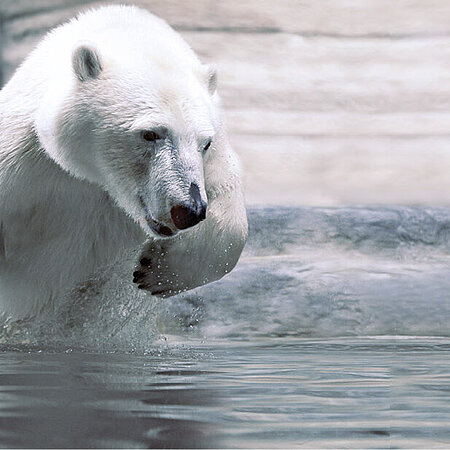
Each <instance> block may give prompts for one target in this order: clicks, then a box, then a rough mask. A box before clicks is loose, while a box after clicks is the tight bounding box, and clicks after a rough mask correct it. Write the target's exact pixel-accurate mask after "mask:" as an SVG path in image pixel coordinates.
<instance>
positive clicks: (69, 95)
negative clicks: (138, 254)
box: [37, 19, 221, 236]
mask: <svg viewBox="0 0 450 450" xmlns="http://www.w3.org/2000/svg"><path fill="white" fill-rule="evenodd" d="M152 20H154V19H152ZM159 25H160V24H159ZM167 29H169V27H168V26H167V27H166V28H164V27H163V28H162V30H163V33H162V34H164V33H166V34H167V36H163V37H162V38H164V39H165V41H169V42H165V41H164V42H162V38H161V39H159V40H158V42H159V43H158V42H156V44H155V43H153V44H152V43H151V42H149V43H145V42H137V41H138V40H139V38H136V36H134V38H130V39H127V36H126V35H121V34H120V33H112V34H111V33H109V35H108V33H107V32H106V33H104V34H102V33H100V32H99V34H98V36H99V38H98V39H95V42H92V41H81V42H78V43H76V45H75V46H74V47H73V50H72V53H71V59H70V62H69V64H70V77H71V79H70V81H68V82H66V84H65V86H64V87H63V88H62V89H63V90H64V93H63V94H57V95H56V94H51V95H50V98H55V97H56V96H57V97H58V100H57V101H56V106H52V101H50V102H47V103H48V104H47V105H46V106H45V111H47V113H48V111H49V110H55V111H56V112H55V113H52V114H50V115H48V117H46V118H43V119H40V122H41V125H42V126H40V127H39V125H40V124H39V123H38V127H37V128H38V135H39V137H40V140H41V142H42V144H43V147H44V149H45V151H46V152H47V153H48V154H49V155H50V157H52V159H53V160H54V161H56V163H57V164H59V165H60V166H61V167H62V168H63V169H64V170H66V171H67V172H69V173H70V174H72V175H73V176H75V177H77V178H80V179H83V180H86V181H88V182H92V183H96V184H98V185H100V186H102V187H103V189H104V190H105V191H106V192H107V193H108V194H109V195H110V197H111V198H112V199H114V201H115V202H116V203H117V204H118V205H119V206H120V207H121V208H123V209H124V210H125V211H126V212H127V213H128V214H129V215H130V216H131V217H132V218H133V219H134V220H135V221H136V222H138V223H139V224H140V225H141V226H142V228H143V229H144V230H145V231H146V232H147V233H148V234H150V235H151V234H152V232H153V233H155V234H156V235H158V236H173V235H174V234H176V233H178V232H179V231H180V230H184V229H186V228H189V227H191V226H194V225H196V224H197V223H199V222H200V221H201V220H203V219H204V218H205V216H206V214H207V203H208V198H207V191H208V187H207V186H206V185H205V178H206V179H207V178H208V177H205V173H206V172H207V171H208V165H211V164H212V159H213V158H214V156H212V155H213V154H214V152H215V150H217V148H219V147H220V146H221V143H220V137H219V135H220V134H221V133H220V123H221V121H220V114H219V108H218V103H219V99H218V97H217V95H215V89H216V75H215V71H214V69H212V68H210V67H208V66H204V65H202V64H201V63H200V62H199V61H198V59H197V57H196V56H195V54H194V53H193V52H192V50H191V49H190V48H189V47H188V46H187V44H186V43H185V42H184V41H183V40H182V39H181V38H180V37H179V36H178V35H177V34H176V33H175V32H173V30H171V29H169V30H170V32H169V31H168V30H167ZM153 33H154V32H153ZM144 34H145V31H144ZM102 36H103V41H102ZM137 36H139V33H137ZM53 38H55V37H53ZM66 76H67V75H66ZM58 89H60V88H59V87H58V86H55V92H57V91H58ZM61 96H63V97H64V99H63V101H61V100H59V97H61ZM49 105H50V106H49ZM38 122H39V121H38Z"/></svg>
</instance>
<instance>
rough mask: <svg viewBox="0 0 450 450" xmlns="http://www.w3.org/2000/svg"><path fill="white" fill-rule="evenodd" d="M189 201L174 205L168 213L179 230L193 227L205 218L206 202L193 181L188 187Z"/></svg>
mask: <svg viewBox="0 0 450 450" xmlns="http://www.w3.org/2000/svg"><path fill="white" fill-rule="evenodd" d="M189 196H190V199H189V203H188V204H180V205H176V206H174V207H173V208H172V209H171V210H170V215H171V217H172V221H173V223H174V225H175V226H176V227H177V228H178V229H179V230H184V229H186V228H190V227H193V226H194V225H197V224H198V223H199V222H201V221H202V220H204V219H205V218H206V207H207V204H206V203H205V202H204V201H203V200H202V198H201V195H200V190H199V188H198V186H197V185H196V184H195V183H191V186H190V188H189Z"/></svg>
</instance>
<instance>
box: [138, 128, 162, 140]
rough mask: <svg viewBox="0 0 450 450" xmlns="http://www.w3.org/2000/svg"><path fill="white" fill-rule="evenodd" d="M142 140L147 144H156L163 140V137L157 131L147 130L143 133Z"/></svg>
mask: <svg viewBox="0 0 450 450" xmlns="http://www.w3.org/2000/svg"><path fill="white" fill-rule="evenodd" d="M142 139H144V141H147V142H155V141H157V140H158V139H162V138H161V136H160V135H159V134H158V133H156V132H155V131H151V130H145V131H143V132H142Z"/></svg>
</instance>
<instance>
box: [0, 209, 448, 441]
mask: <svg viewBox="0 0 450 450" xmlns="http://www.w3.org/2000/svg"><path fill="white" fill-rule="evenodd" d="M250 232H251V234H250V239H249V242H248V245H247V247H246V250H245V252H244V254H243V257H242V259H241V261H240V263H239V265H238V267H237V268H236V269H235V270H234V271H233V272H232V273H231V274H230V275H229V276H227V277H225V278H224V279H223V280H220V281H219V282H217V283H213V284H210V285H207V286H204V287H202V288H199V289H196V290H194V291H191V292H189V293H185V294H183V295H179V296H176V297H173V298H171V299H165V300H161V299H155V298H152V297H151V296H149V295H146V294H145V293H143V292H141V291H138V290H137V289H135V287H133V285H132V283H131V276H130V274H131V273H132V267H133V264H134V261H135V258H136V252H131V253H130V254H128V255H125V256H124V258H123V261H122V262H121V264H118V265H116V266H114V267H110V268H107V269H106V270H104V271H101V272H99V273H98V274H96V275H95V276H94V277H93V278H92V279H91V280H89V282H88V283H86V284H85V285H83V286H80V287H78V288H77V289H75V290H74V291H73V292H71V293H70V295H68V296H67V298H65V299H61V301H60V302H58V303H57V304H55V305H53V306H52V307H49V308H48V310H47V311H45V313H44V314H43V315H42V317H41V318H39V319H37V320H33V321H30V322H21V323H9V324H7V326H5V327H4V329H3V332H2V334H1V341H0V346H1V347H0V350H1V352H0V358H1V363H0V392H1V394H0V395H1V400H0V446H1V447H8V448H11V447H13V448H20V447H22V448H23V447H63V448H64V447H128V448H145V447H153V448H154V447H162V448H180V447H182V448H185V447H193V448H208V447H209V448H217V447H226V448H250V447H253V448H254V447H258V448H262V447H266V448H274V447H275V448H302V447H304V448H351V447H356V448H361V447H363V448H432V447H438V448H442V447H450V402H449V401H448V397H449V395H448V394H449V392H450V357H449V356H450V294H449V293H450V277H448V273H449V269H450V258H449V250H450V248H449V242H450V213H449V211H448V210H445V209H439V208H351V209H347V208H342V209H325V208H261V209H254V210H251V211H250Z"/></svg>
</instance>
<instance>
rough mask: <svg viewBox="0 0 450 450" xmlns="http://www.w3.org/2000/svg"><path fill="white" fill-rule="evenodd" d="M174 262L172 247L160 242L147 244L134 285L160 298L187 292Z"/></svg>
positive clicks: (134, 278)
mask: <svg viewBox="0 0 450 450" xmlns="http://www.w3.org/2000/svg"><path fill="white" fill-rule="evenodd" d="M172 260H173V258H171V257H170V246H168V245H167V244H166V245H165V244H164V243H162V242H158V241H154V242H149V243H147V244H146V246H145V248H144V250H143V251H142V253H141V255H140V257H139V263H138V266H137V267H136V270H135V271H134V272H133V283H136V284H137V285H138V286H137V287H138V288H139V289H143V290H146V291H149V292H151V294H152V295H156V296H158V297H170V296H172V295H176V294H179V293H181V292H183V291H185V290H187V289H188V287H187V286H186V284H185V283H183V281H182V279H181V277H180V273H179V272H178V270H177V268H176V267H175V265H174V264H173V263H172V262H171V261H172Z"/></svg>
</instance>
